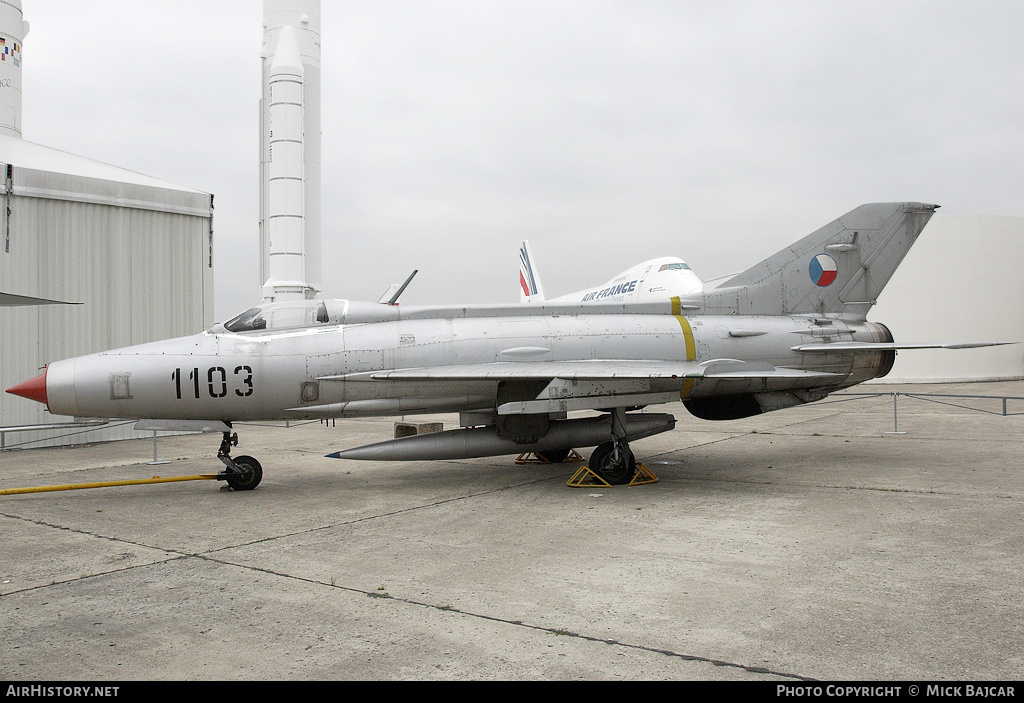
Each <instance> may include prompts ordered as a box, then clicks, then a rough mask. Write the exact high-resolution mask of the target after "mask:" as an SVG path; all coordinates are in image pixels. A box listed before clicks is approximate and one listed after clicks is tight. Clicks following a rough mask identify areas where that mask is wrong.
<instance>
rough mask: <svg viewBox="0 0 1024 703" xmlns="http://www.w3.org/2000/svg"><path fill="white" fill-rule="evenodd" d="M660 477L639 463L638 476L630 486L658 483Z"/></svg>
mask: <svg viewBox="0 0 1024 703" xmlns="http://www.w3.org/2000/svg"><path fill="white" fill-rule="evenodd" d="M657 482H658V477H657V476H655V475H654V472H653V471H651V470H650V469H648V468H647V467H646V466H644V465H643V464H642V463H640V462H639V461H638V462H636V476H634V477H633V480H632V481H630V482H629V485H630V486H642V485H644V484H646V483H657Z"/></svg>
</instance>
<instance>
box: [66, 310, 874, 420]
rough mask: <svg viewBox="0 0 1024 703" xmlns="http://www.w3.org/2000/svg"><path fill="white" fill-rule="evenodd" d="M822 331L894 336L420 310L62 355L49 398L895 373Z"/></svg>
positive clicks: (688, 385)
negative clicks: (751, 369) (544, 369)
mask: <svg viewBox="0 0 1024 703" xmlns="http://www.w3.org/2000/svg"><path fill="white" fill-rule="evenodd" d="M381 307H383V306H381ZM394 315H395V317H398V315H399V313H398V312H397V311H396V312H395V313H394ZM823 335H828V339H830V340H841V341H854V342H881V341H886V339H885V335H886V332H884V328H882V327H881V326H879V325H874V324H872V323H866V322H856V321H849V322H844V321H842V320H838V319H832V320H829V321H828V323H827V326H823V324H822V321H821V320H820V319H818V320H816V319H815V318H814V317H810V316H800V315H797V316H736V315H731V316H715V315H711V316H704V315H694V316H684V315H680V314H622V313H619V314H594V313H582V314H561V315H559V314H546V315H522V316H516V315H510V316H507V317H501V316H496V317H445V318H432V319H431V318H428V319H415V316H414V319H392V320H384V321H377V322H365V323H356V324H345V323H342V324H328V325H322V326H314V327H309V328H300V329H293V330H281V331H250V332H242V333H233V332H229V331H226V330H224V329H223V328H221V329H220V330H219V331H218V330H216V328H215V330H212V331H207V332H203V333H201V334H197V335H194V336H190V337H183V338H179V339H176V340H168V341H163V342H159V343H153V344H143V345H138V346H134V347H128V348H123V349H116V350H112V351H108V352H103V353H100V354H93V355H90V356H83V357H78V358H74V359H68V360H64V361H59V362H55V363H52V364H50V365H49V367H48V368H47V373H46V398H47V404H48V407H49V409H50V412H52V413H54V414H58V415H70V416H76V417H111V418H114V417H116V418H146V419H188V420H225V421H244V420H261V419H263V420H268V419H285V418H291V419H295V418H301V417H324V416H355V415H395V414H415V413H417V412H455V411H469V410H483V409H494V408H495V406H496V403H497V401H498V399H499V381H498V380H495V379H488V378H480V377H478V378H451V379H448V380H444V381H443V382H442V383H438V382H437V381H436V380H432V381H430V382H425V381H423V380H417V379H402V378H397V379H389V378H383V379H382V378H380V377H378V378H372V377H371V376H372V375H373V374H374V372H386V371H388V370H390V369H422V370H423V371H424V373H429V371H430V369H433V368H451V367H454V366H462V367H475V368H479V367H480V365H486V364H500V363H502V362H519V363H520V364H521V365H522V364H523V362H577V361H579V362H586V361H588V360H597V359H599V360H617V361H622V362H629V361H642V360H651V359H656V360H659V361H661V362H663V363H665V364H671V363H673V362H691V363H690V364H689V367H692V366H693V364H692V362H697V363H701V362H706V361H711V360H715V361H720V360H744V359H747V360H749V359H757V360H759V361H760V362H766V363H769V364H772V365H774V366H778V367H787V368H790V369H797V370H801V371H808V372H820V373H823V374H833V375H834V376H832V377H829V378H827V379H825V380H823V378H822V377H816V376H807V377H797V378H791V377H779V378H771V377H767V378H730V377H728V376H715V375H714V374H708V375H707V376H695V375H694V374H692V373H690V374H689V375H687V374H684V373H682V372H680V373H679V374H676V375H673V374H671V373H664V374H652V375H651V377H650V378H649V379H646V380H644V381H634V383H638V384H639V385H638V386H637V392H638V393H659V392H660V393H665V392H675V393H678V394H680V396H681V397H682V398H684V399H687V400H690V399H699V398H703V397H708V396H713V395H722V394H723V393H726V394H730V395H732V394H737V395H738V394H745V393H771V392H779V391H789V390H792V389H807V388H810V387H815V388H817V387H826V388H827V389H829V390H835V389H838V388H842V387H848V386H851V385H854V384H856V383H860V382H862V381H865V380H867V379H870V378H873V377H875V376H877V375H879V374H880V373H882V372H883V371H884V370H886V358H885V354H886V352H876V353H869V354H864V353H861V354H856V355H854V354H850V353H843V352H835V353H827V354H821V353H815V354H808V353H802V352H799V351H794V350H793V349H792V348H793V347H794V346H798V345H799V344H800V343H801V342H807V341H819V340H821V339H822V338H823ZM521 367H522V366H521ZM558 375H559V376H560V377H564V376H565V374H558ZM580 376H581V377H585V376H586V374H585V373H581V374H580ZM524 382H525V380H524ZM608 382H610V381H608ZM503 383H505V384H509V383H512V384H514V383H516V380H515V378H514V377H513V378H511V379H505V380H504V381H503ZM535 395H536V392H534V393H533V394H532V396H535Z"/></svg>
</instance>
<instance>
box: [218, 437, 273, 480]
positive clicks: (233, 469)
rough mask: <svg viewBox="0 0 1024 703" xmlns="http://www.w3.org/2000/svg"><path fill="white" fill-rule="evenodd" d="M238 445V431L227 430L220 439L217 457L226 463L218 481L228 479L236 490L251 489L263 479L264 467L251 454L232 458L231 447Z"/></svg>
mask: <svg viewBox="0 0 1024 703" xmlns="http://www.w3.org/2000/svg"><path fill="white" fill-rule="evenodd" d="M237 446H238V433H237V432H225V433H224V435H223V438H222V439H221V441H220V450H218V452H217V458H218V459H220V460H221V461H222V462H223V463H224V467H225V469H226V470H225V471H221V472H220V473H219V474H217V480H218V481H227V482H228V485H229V486H231V487H232V488H233V489H235V490H236V491H251V490H252V489H254V488H256V486H258V485H260V481H262V480H263V467H262V466H260V462H258V461H256V460H255V459H253V458H252V457H251V456H240V457H235V458H234V459H232V458H231V447H237Z"/></svg>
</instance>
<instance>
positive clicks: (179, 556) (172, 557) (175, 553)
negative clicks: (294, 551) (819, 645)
mask: <svg viewBox="0 0 1024 703" xmlns="http://www.w3.org/2000/svg"><path fill="white" fill-rule="evenodd" d="M547 480H553V479H544V481H547ZM541 482H543V481H530V482H528V483H527V484H522V485H529V484H531V483H541ZM506 488H508V487H506ZM501 490H505V489H498V490H494V491H484V492H482V493H477V494H473V496H464V497H461V498H453V499H447V500H444V501H437V502H435V503H431V504H428V505H424V506H418V507H416V508H408V509H404V510H399V511H394V512H391V513H387V514H381V515H379V516H375V517H372V518H361V519H360V520H354V521H351V522H348V523H339V524H338V525H335V526H341V525H344V524H354V523H357V522H363V521H365V520H370V519H376V518H378V517H387V516H389V515H397V514H401V513H404V512H409V511H412V510H417V509H419V508H421V507H432V506H436V505H442V504H444V503H450V502H453V501H456V500H462V499H464V498H469V497H475V496H479V495H486V494H489V493H496V492H500V491H501ZM0 515H2V516H3V517H8V518H11V519H15V520H21V521H23V522H29V523H32V524H36V525H41V526H43V527H50V528H54V529H58V530H66V531H68V532H73V533H76V534H81V535H84V536H89V537H97V538H99V539H105V540H108V541H110V542H118V543H121V544H130V545H133V546H137V547H143V548H146V549H152V550H154V551H158V552H163V553H164V554H166V555H168V557H167V558H165V559H157V560H152V561H147V562H146V563H144V564H131V565H128V566H124V567H121V568H117V569H108V570H106V571H101V572H97V573H92V574H85V575H82V576H76V577H74V578H67V579H63V580H60V581H51V582H49V583H45V584H38V585H35V586H30V587H27V588H21V589H16V590H12V591H10V592H8V593H2V594H0V598H4V597H7V596H11V595H15V594H24V593H29V592H32V591H41V590H43V589H46V588H51V587H54V586H62V585H67V584H70V583H77V582H80V581H87V580H91V579H96V578H101V577H104V576H112V575H116V574H122V573H126V572H128V571H133V570H136V569H141V568H149V567H153V566H157V565H165V564H171V563H173V562H176V561H185V560H190V559H199V560H201V561H208V562H212V563H214V564H221V565H223V566H230V567H234V568H237V569H242V570H245V571H252V572H259V573H265V574H268V575H271V576H276V577H278V578H283V579H288V580H291V581H300V582H303V583H308V584H311V585H316V586H324V587H327V588H335V589H339V590H343V591H348V592H350V593H356V594H361V595H365V596H367V597H375V598H380V599H381V600H391V601H395V602H396V603H404V604H406V605H412V606H415V607H420V608H430V609H432V610H437V611H440V612H445V613H454V614H457V615H463V616H466V617H470V618H475V619H479V620H487V621H490V622H496V623H502V624H506V625H512V626H515V627H522V628H527V629H530V630H535V631H537V632H546V633H549V634H553V635H558V636H567V637H571V638H574V639H579V640H583V641H586V642H594V643H600V644H607V645H610V646H618V647H624V648H627V649H633V650H637V651H641V652H648V653H652V654H661V655H664V656H667V657H672V658H678V659H681V660H683V661H691V662H698V663H704V664H711V665H714V666H717V667H725V668H733V669H739V670H741V671H746V672H748V673H754V674H767V675H771V676H778V677H781V678H788V679H794V680H799V681H815V680H816V679H814V678H810V677H807V676H802V675H799V674H793V673H789V672H785V671H776V670H773V669H771V668H769V667H755V666H750V665H746V664H739V663H735V662H729V661H725V660H722V659H714V658H711V657H705V656H699V655H693V654H684V653H682V652H676V651H673V650H670V649H663V648H659V647H650V646H647V645H643V644H634V643H629V642H623V641H621V640H612V639H605V638H601V637H595V636H593V635H586V634H581V633H577V632H570V631H567V630H562V629H559V628H552V627H544V626H542V625H533V624H530V623H526V622H523V621H521V620H511V619H508V618H501V617H497V616H494V615H486V614H484V613H475V612H472V611H467V610H462V609H460V608H455V607H453V606H441V605H436V604H433V603H426V602H423V601H417V600H413V599H410V598H402V597H399V596H393V595H390V594H386V593H385V594H380V593H377V592H375V591H365V590H363V589H360V588H355V587H352V586H342V585H338V584H336V583H327V582H324V581H320V580H317V579H311V578H305V577H302V576H296V575H293V574H287V573H284V572H280V571H274V570H272V569H267V568H264V567H259V566H253V565H251V564H241V563H238V562H236V561H230V560H228V559H224V558H223V557H217V556H214V555H215V554H216V553H217V552H222V551H224V550H227V549H236V548H238V547H242V546H248V545H251V544H258V543H260V542H268V541H271V540H273V539H279V538H281V537H284V536H285V535H278V536H276V537H271V538H266V539H262V540H255V541H253V542H248V543H245V544H240V545H233V546H230V547H221V548H218V549H216V550H211V551H208V552H204V553H198V552H197V553H189V552H184V551H181V550H177V549H167V548H159V547H152V546H149V545H146V544H141V543H139V542H133V541H131V540H126V539H122V538H118V537H109V536H105V535H99V534H96V533H93V532H89V531H86V530H80V529H76V528H72V527H67V526H63V525H54V524H51V523H47V522H43V521H40V520H32V519H29V518H24V517H20V516H13V515H8V514H5V513H2V514H0ZM321 529H325V528H316V529H313V530H304V531H302V532H297V533H293V536H294V535H298V534H309V533H312V532H317V531H319V530H321Z"/></svg>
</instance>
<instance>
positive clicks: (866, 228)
mask: <svg viewBox="0 0 1024 703" xmlns="http://www.w3.org/2000/svg"><path fill="white" fill-rule="evenodd" d="M938 207H939V206H938V205H926V204H923V203H877V204H872V205H861V206H860V207H859V208H857V209H855V210H852V211H851V212H849V213H847V214H845V215H843V216H842V217H840V218H839V219H838V220H836V221H835V222H832V223H830V224H828V225H825V226H824V227H822V228H821V229H819V230H818V231H816V232H814V233H813V234H809V235H807V236H806V237H804V238H803V239H801V240H799V241H798V242H795V243H794V244H792V245H791V246H789V247H787V248H785V249H783V250H782V251H780V252H778V253H777V254H774V255H773V256H770V257H768V258H767V259H765V260H764V261H762V262H761V263H759V264H756V265H754V266H752V267H751V268H749V269H747V270H746V271H744V272H743V273H740V274H737V275H736V276H734V277H732V278H730V279H729V280H728V281H725V282H724V283H722V284H721V285H720V286H718V287H717V288H715V289H713V290H709V291H707V293H705V295H704V304H703V306H702V307H703V309H704V311H705V312H707V313H720V314H730V313H731V314H742V315H789V314H825V313H844V314H847V315H851V316H854V317H859V318H863V317H864V316H865V315H866V314H867V311H868V310H869V309H870V308H871V306H872V305H874V304H875V301H876V299H877V298H878V294H879V293H881V292H882V288H884V287H885V284H886V283H888V282H889V279H890V278H891V277H892V275H893V273H894V272H895V271H896V267H897V266H899V264H900V262H901V261H903V257H904V256H905V255H906V253H907V252H908V251H909V250H910V247H911V245H912V244H913V243H914V241H915V240H916V239H917V236H918V235H919V234H920V233H921V230H923V229H924V226H925V225H926V224H928V220H929V219H931V216H932V215H933V214H934V213H935V210H936V209H937V208H938Z"/></svg>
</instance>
